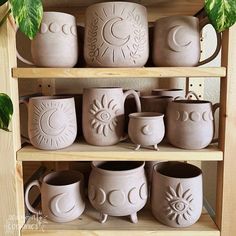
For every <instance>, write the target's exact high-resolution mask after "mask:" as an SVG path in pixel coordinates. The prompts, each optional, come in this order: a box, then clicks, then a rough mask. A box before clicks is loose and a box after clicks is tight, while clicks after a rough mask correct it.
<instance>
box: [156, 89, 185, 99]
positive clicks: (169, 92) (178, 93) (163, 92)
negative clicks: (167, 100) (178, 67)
mask: <svg viewBox="0 0 236 236" xmlns="http://www.w3.org/2000/svg"><path fill="white" fill-rule="evenodd" d="M152 95H155V96H170V97H173V99H175V98H176V97H182V98H185V92H184V90H183V89H176V88H173V89H167V88H164V89H160V88H157V89H153V90H152Z"/></svg>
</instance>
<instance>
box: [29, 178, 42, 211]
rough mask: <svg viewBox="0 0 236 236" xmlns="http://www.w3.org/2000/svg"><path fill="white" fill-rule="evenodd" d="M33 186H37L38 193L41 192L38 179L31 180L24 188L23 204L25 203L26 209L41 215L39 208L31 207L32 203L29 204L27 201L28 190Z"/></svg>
mask: <svg viewBox="0 0 236 236" xmlns="http://www.w3.org/2000/svg"><path fill="white" fill-rule="evenodd" d="M33 186H37V187H38V189H39V191H40V193H41V185H40V182H39V181H38V180H34V181H32V182H31V183H30V184H29V185H28V186H27V188H26V190H25V204H26V207H27V208H28V210H29V211H30V212H32V213H34V214H37V215H41V214H42V212H41V211H40V210H36V209H35V208H33V207H32V205H31V204H30V202H29V192H30V190H31V188H32V187H33Z"/></svg>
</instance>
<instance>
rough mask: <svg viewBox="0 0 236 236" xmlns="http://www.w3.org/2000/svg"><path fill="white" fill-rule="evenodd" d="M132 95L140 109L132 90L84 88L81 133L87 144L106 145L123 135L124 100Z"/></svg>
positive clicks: (137, 96)
mask: <svg viewBox="0 0 236 236" xmlns="http://www.w3.org/2000/svg"><path fill="white" fill-rule="evenodd" d="M129 95H133V96H134V98H135V101H136V107H137V110H138V111H141V105H140V100H139V95H138V93H137V92H135V91H134V90H128V91H126V92H123V90H122V88H113V87H110V88H109V87H105V88H104V87H100V88H99V87H98V88H86V89H84V93H83V119H82V123H83V134H84V138H85V140H86V141H87V142H88V143H89V144H93V145H98V146H107V145H113V144H116V143H118V142H119V141H120V140H121V139H122V137H124V122H125V118H124V113H125V112H124V102H125V99H126V98H127V97H128V96H129Z"/></svg>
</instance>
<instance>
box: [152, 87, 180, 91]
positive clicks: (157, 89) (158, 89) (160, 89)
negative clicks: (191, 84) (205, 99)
mask: <svg viewBox="0 0 236 236" xmlns="http://www.w3.org/2000/svg"><path fill="white" fill-rule="evenodd" d="M152 91H154V92H155V91H157V92H163V91H167V92H171V91H172V92H175V91H176V92H182V91H183V92H184V90H183V89H179V88H170V89H168V88H166V89H165V88H163V89H162V88H156V89H153V90H152Z"/></svg>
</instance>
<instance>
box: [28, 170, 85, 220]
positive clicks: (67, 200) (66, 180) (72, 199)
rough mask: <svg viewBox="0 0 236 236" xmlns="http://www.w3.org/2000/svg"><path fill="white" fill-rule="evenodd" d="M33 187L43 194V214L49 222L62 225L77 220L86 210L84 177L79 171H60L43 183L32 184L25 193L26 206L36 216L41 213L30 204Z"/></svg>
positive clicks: (49, 176)
mask: <svg viewBox="0 0 236 236" xmlns="http://www.w3.org/2000/svg"><path fill="white" fill-rule="evenodd" d="M33 186H36V187H38V188H39V190H40V193H41V204H42V214H43V215H44V216H45V217H47V218H48V219H49V220H52V221H54V222H58V223H62V222H69V221H72V220H75V219H77V218H78V217H79V216H80V215H81V214H82V213H83V211H84V209H85V202H84V195H83V175H82V174H81V173H80V172H77V171H71V170H70V171H58V172H53V173H50V174H48V175H46V176H45V177H44V178H43V180H42V183H40V182H39V181H38V180H34V181H33V182H31V183H30V184H29V185H28V186H27V188H26V191H25V204H26V206H27V208H28V210H29V211H30V212H32V213H34V214H41V211H39V210H36V209H35V208H33V207H32V206H31V204H30V202H29V192H30V190H31V188H32V187H33Z"/></svg>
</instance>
